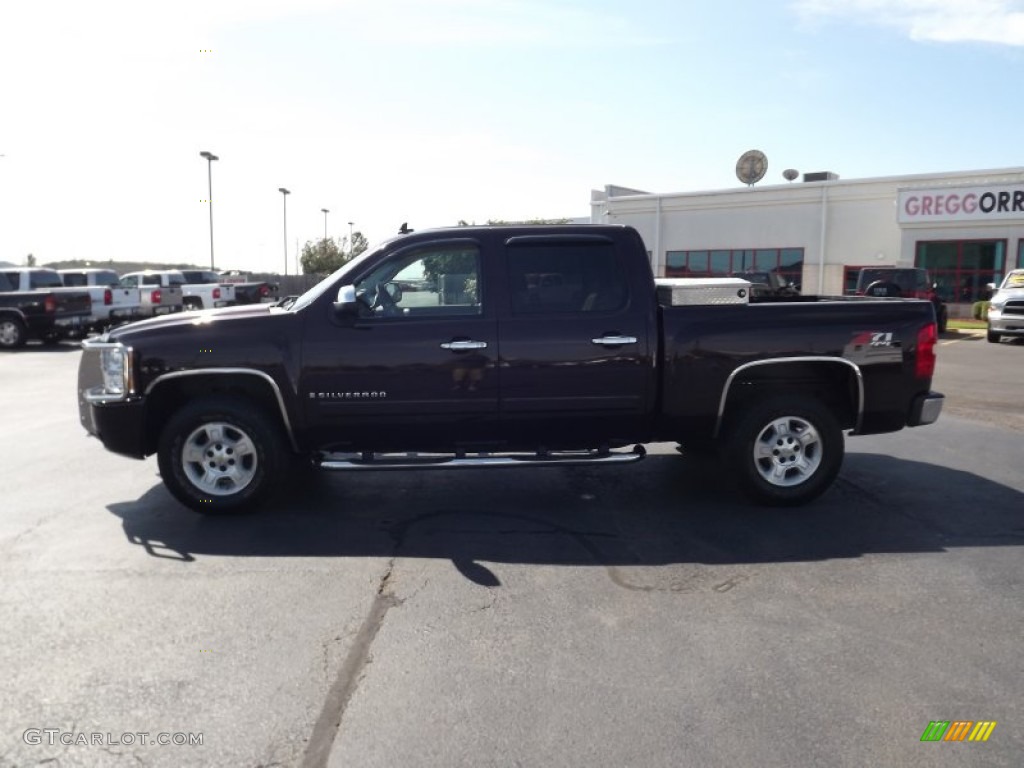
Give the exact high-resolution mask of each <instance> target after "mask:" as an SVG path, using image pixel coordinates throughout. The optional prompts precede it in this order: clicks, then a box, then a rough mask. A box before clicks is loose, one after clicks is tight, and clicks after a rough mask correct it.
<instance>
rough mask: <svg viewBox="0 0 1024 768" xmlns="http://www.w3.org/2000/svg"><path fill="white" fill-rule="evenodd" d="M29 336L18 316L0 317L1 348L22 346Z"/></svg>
mask: <svg viewBox="0 0 1024 768" xmlns="http://www.w3.org/2000/svg"><path fill="white" fill-rule="evenodd" d="M27 336H28V334H27V333H26V332H25V326H24V325H23V324H22V322H21V320H18V319H17V318H16V317H0V349H17V348H18V347H22V346H24V345H25V339H26V338H27Z"/></svg>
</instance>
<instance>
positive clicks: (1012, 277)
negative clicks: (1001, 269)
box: [999, 269, 1024, 288]
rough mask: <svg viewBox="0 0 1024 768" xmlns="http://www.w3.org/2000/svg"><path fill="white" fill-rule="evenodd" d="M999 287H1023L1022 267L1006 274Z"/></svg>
mask: <svg viewBox="0 0 1024 768" xmlns="http://www.w3.org/2000/svg"><path fill="white" fill-rule="evenodd" d="M999 287H1000V288H1024V269H1015V270H1013V271H1012V272H1010V273H1009V274H1007V275H1006V279H1005V280H1003V284H1002V285H1001V286H999Z"/></svg>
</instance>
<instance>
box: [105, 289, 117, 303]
mask: <svg viewBox="0 0 1024 768" xmlns="http://www.w3.org/2000/svg"><path fill="white" fill-rule="evenodd" d="M103 303H104V305H106V306H108V307H109V306H110V305H111V304H113V303H114V292H113V291H111V290H110V289H109V288H104V289H103Z"/></svg>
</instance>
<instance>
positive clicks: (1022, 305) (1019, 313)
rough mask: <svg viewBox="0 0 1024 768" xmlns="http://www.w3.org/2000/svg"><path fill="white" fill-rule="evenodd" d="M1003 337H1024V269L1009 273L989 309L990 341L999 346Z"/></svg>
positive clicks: (994, 295) (993, 297)
mask: <svg viewBox="0 0 1024 768" xmlns="http://www.w3.org/2000/svg"><path fill="white" fill-rule="evenodd" d="M990 287H992V288H995V286H994V285H992V286H990ZM1003 336H1024V269H1014V270H1012V271H1011V272H1009V273H1008V274H1007V275H1006V277H1004V278H1003V282H1002V283H1000V285H999V288H998V290H996V292H995V293H993V294H992V300H991V303H990V304H989V307H988V340H989V341H990V342H991V343H993V344H998V343H999V340H1000V339H1001V338H1002V337H1003Z"/></svg>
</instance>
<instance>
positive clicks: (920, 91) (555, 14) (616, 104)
mask: <svg viewBox="0 0 1024 768" xmlns="http://www.w3.org/2000/svg"><path fill="white" fill-rule="evenodd" d="M1022 82H1024V1H1018V0H778V1H774V2H773V1H772V0H727V1H724V0H716V1H712V0H629V1H628V2H626V1H625V0H620V1H619V2H614V3H613V2H609V1H607V0H531V1H527V2H518V1H517V0H288V1H287V2H279V1H278V0H238V1H237V2H236V1H234V0H226V1H224V2H217V0H201V1H197V0H175V2H172V3H159V4H157V3H153V2H143V1H141V0H132V1H131V2H105V1H104V0H93V1H91V2H79V1H78V0H76V1H75V2H46V1H45V0H33V2H22V3H17V4H15V3H10V4H8V5H6V6H5V10H4V14H3V22H2V24H0V115H2V119H0V154H2V155H3V157H0V261H11V262H16V263H22V262H23V261H24V259H25V256H26V255H27V254H28V253H33V254H34V255H35V256H36V258H37V259H38V260H39V261H40V263H43V262H46V261H51V260H56V259H63V258H85V259H93V260H97V261H99V260H106V259H109V258H113V259H153V260H173V261H188V262H195V263H198V264H209V260H210V241H209V218H208V216H209V208H208V204H207V203H206V202H205V201H206V200H207V199H208V195H207V163H206V161H205V160H203V159H202V158H201V157H200V156H199V153H200V152H201V151H203V150H208V151H210V152H213V153H214V154H216V155H218V156H219V157H220V160H219V161H217V162H215V163H213V168H212V171H213V214H214V216H213V218H214V235H215V256H216V265H217V267H218V268H225V269H226V268H238V269H244V270H252V271H263V270H278V271H280V270H282V269H283V266H284V242H283V231H282V228H283V227H282V225H283V221H282V219H283V215H282V213H283V212H282V195H281V194H280V193H279V192H278V191H277V190H278V188H279V187H282V186H283V187H286V188H288V189H290V190H291V192H292V194H291V195H290V196H289V197H288V202H287V205H288V243H287V245H288V253H289V259H290V261H289V270H290V271H291V270H292V269H293V267H292V264H293V259H294V254H295V247H296V240H298V241H299V243H300V244H301V243H303V242H305V241H307V240H311V239H316V238H319V237H322V236H323V234H324V215H323V214H322V213H321V209H322V208H327V209H329V210H330V213H329V214H328V216H327V227H328V234H329V235H331V236H341V235H345V234H347V233H348V231H349V226H348V222H350V221H351V222H354V227H355V229H357V230H360V231H362V232H363V233H364V234H365V235H366V236H367V237H368V238H369V239H370V241H371V242H373V241H376V240H380V239H383V238H385V237H389V236H391V235H392V234H394V233H395V231H396V230H397V228H398V226H399V225H400V224H401V223H402V222H403V221H408V222H409V224H410V226H412V227H415V228H425V227H431V226H444V225H450V224H455V223H456V222H457V221H458V220H459V219H466V220H468V221H474V220H475V221H477V222H481V223H482V222H484V221H485V220H487V219H489V218H495V219H522V218H532V217H548V218H550V217H576V216H587V215H589V196H590V190H591V189H594V188H601V187H603V186H604V185H605V184H609V183H614V184H622V185H626V186H630V187H637V188H641V189H645V190H648V191H653V192H677V191H697V190H707V189H721V188H727V187H734V186H737V185H739V182H738V181H737V180H736V178H735V175H734V170H735V163H736V159H737V158H738V157H739V155H740V154H741V153H742V152H744V151H745V150H748V149H751V148H758V149H761V150H763V151H764V152H765V153H766V154H767V156H768V161H769V169H768V174H767V176H766V177H765V179H764V181H763V182H762V184H777V183H785V182H784V181H783V179H782V175H781V174H782V171H783V170H784V169H786V168H796V169H798V170H800V171H801V172H805V171H822V170H831V171H835V172H837V173H839V174H840V175H841V176H842V177H843V178H866V177H873V176H890V175H902V174H913V173H929V172H942V171H959V170H974V169H987V168H1005V167H1016V166H1021V165H1024V152H1022V149H1024V138H1022V137H1024V128H1022V126H1024V114H1022V113H1024V100H1022V99H1021V88H1022V86H1021V83H1022Z"/></svg>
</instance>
